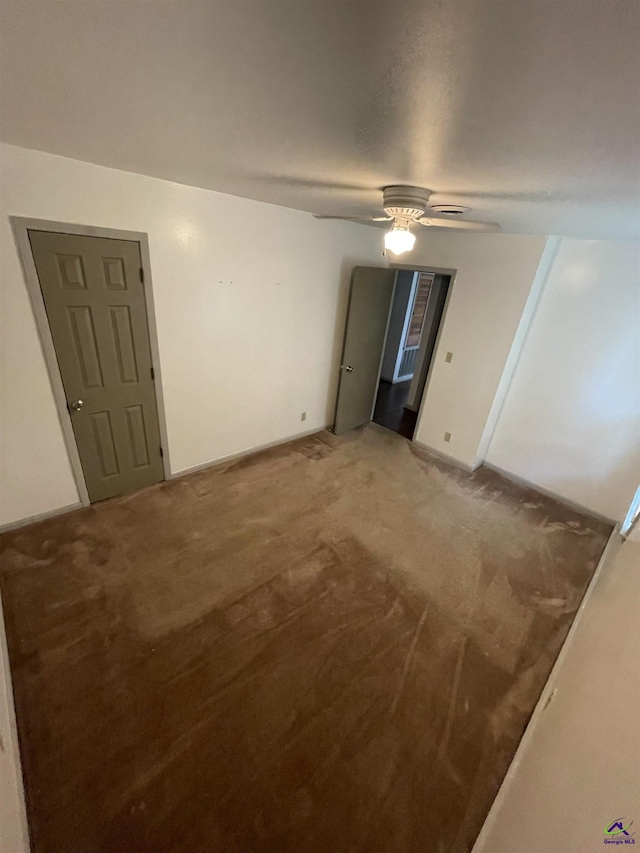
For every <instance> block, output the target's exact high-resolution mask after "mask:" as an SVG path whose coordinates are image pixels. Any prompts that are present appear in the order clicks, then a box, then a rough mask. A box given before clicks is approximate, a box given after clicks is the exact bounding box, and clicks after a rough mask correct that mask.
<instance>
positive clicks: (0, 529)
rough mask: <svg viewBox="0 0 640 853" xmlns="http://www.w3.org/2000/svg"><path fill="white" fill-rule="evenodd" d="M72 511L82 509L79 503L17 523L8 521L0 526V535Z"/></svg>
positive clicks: (51, 510)
mask: <svg viewBox="0 0 640 853" xmlns="http://www.w3.org/2000/svg"><path fill="white" fill-rule="evenodd" d="M74 509H82V504H81V503H80V501H77V503H73V504H67V506H61V507H59V508H58V509H50V510H49V511H48V512H41V513H38V515H30V516H28V517H27V518H20V519H18V520H17V521H10V522H8V523H7V524H0V533H6V532H7V530H16V529H17V528H18V527H26V526H27V524H35V523H36V522H37V521H45V519H47V518H54V517H55V516H56V515H64V514H65V513H67V512H73V511H74Z"/></svg>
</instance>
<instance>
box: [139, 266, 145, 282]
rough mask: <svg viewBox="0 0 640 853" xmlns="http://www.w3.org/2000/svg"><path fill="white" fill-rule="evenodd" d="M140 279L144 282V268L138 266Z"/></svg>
mask: <svg viewBox="0 0 640 853" xmlns="http://www.w3.org/2000/svg"><path fill="white" fill-rule="evenodd" d="M140 281H141V282H142V283H143V284H144V270H143V269H142V267H140Z"/></svg>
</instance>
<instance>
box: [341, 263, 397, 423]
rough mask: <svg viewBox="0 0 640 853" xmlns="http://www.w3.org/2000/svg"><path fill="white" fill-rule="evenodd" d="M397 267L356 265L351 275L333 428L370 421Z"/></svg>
mask: <svg viewBox="0 0 640 853" xmlns="http://www.w3.org/2000/svg"><path fill="white" fill-rule="evenodd" d="M395 280H396V270H388V269H384V268H382V267H356V268H355V269H354V271H353V276H352V278H351V294H350V297H349V311H348V314H347V328H346V331H345V335H344V348H343V351H342V363H341V367H340V387H339V388H338V402H337V405H336V417H335V425H334V432H335V433H336V435H340V433H342V432H346V431H347V430H349V429H354V427H358V426H361V425H362V424H366V423H369V421H370V420H371V416H372V415H373V406H374V404H375V400H376V394H377V391H378V382H379V380H380V366H381V364H382V354H383V350H384V342H385V338H386V336H387V325H388V322H389V311H390V310H391V300H392V298H393V289H394V285H395Z"/></svg>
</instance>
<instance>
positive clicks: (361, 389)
mask: <svg viewBox="0 0 640 853" xmlns="http://www.w3.org/2000/svg"><path fill="white" fill-rule="evenodd" d="M454 274H455V271H454V270H436V269H434V270H429V269H426V268H420V269H415V268H413V269H412V268H410V267H407V268H405V267H392V268H383V267H355V269H354V271H353V275H352V278H351V290H350V295H349V308H348V313H347V323H346V329H345V336H344V344H343V350H342V359H341V364H340V382H339V386H338V395H337V402H336V414H335V420H334V428H333V431H334V432H335V433H336V435H340V434H341V433H343V432H346V431H347V430H350V429H354V428H356V427H359V426H362V425H364V424H367V423H369V422H370V421H371V420H374V421H376V422H377V423H379V424H380V425H381V426H384V427H386V428H387V429H391V430H393V431H394V432H398V433H399V434H400V435H403V436H404V437H405V438H408V439H412V437H413V434H414V431H415V427H416V423H417V419H418V413H419V410H420V406H421V402H422V397H423V392H424V388H425V385H426V381H427V377H428V374H429V368H430V366H431V361H432V356H433V352H434V349H435V345H436V340H437V336H438V331H439V329H440V325H441V321H442V317H443V314H444V308H445V304H446V300H447V297H448V294H449V291H450V287H451V281H452V278H453V275H454Z"/></svg>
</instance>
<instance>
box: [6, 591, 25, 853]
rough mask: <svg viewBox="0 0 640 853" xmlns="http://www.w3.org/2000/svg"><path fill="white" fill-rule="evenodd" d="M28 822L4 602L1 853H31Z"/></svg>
mask: <svg viewBox="0 0 640 853" xmlns="http://www.w3.org/2000/svg"><path fill="white" fill-rule="evenodd" d="M28 849H29V844H28V840H27V818H26V813H25V808H24V794H23V789H22V771H21V769H20V757H19V754H18V741H17V735H16V729H15V712H14V708H13V696H12V693H11V679H10V675H9V659H8V655H7V644H6V636H5V630H4V617H3V613H2V599H0V853H27V851H28Z"/></svg>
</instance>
